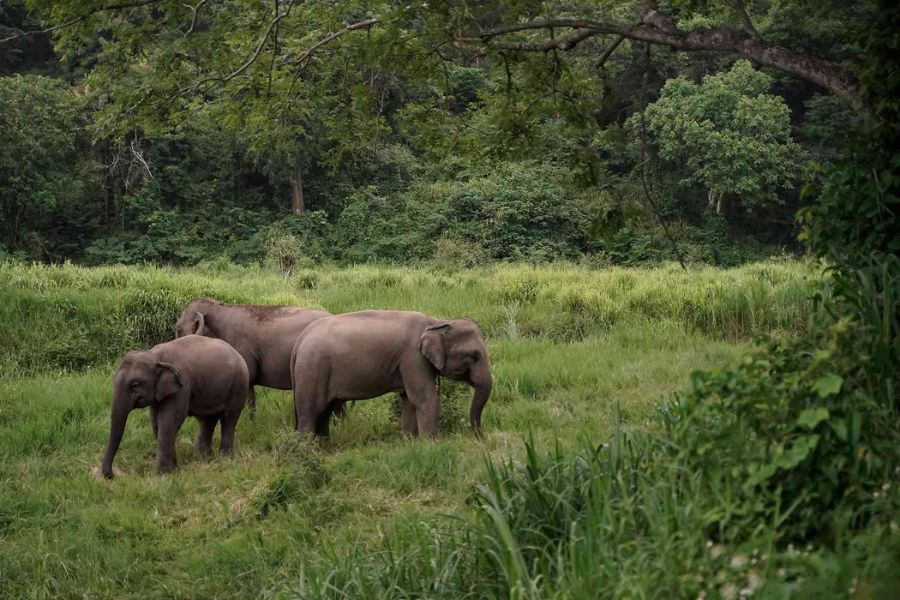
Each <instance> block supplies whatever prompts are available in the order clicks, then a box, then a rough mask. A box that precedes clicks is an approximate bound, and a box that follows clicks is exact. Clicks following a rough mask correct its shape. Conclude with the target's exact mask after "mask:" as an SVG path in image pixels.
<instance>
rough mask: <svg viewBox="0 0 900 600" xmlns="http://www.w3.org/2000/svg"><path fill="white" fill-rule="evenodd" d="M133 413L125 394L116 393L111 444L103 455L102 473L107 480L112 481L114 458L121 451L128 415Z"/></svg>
mask: <svg viewBox="0 0 900 600" xmlns="http://www.w3.org/2000/svg"><path fill="white" fill-rule="evenodd" d="M129 412H131V402H130V400H129V398H128V394H127V393H125V392H118V391H117V392H116V395H115V396H114V397H113V404H112V416H111V417H110V424H109V443H108V444H107V446H106V454H104V455H103V466H102V468H101V472H102V473H103V476H104V477H106V478H107V479H112V477H113V470H112V463H113V458H115V456H116V452H118V450H119V443H120V442H121V441H122V434H123V433H125V423H126V421H128V413H129Z"/></svg>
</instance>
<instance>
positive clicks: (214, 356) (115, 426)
mask: <svg viewBox="0 0 900 600" xmlns="http://www.w3.org/2000/svg"><path fill="white" fill-rule="evenodd" d="M248 388H249V377H248V375H247V365H246V363H245V362H244V359H243V358H241V355H240V354H238V353H237V351H236V350H235V349H234V348H232V347H231V346H229V345H228V344H226V343H225V342H223V341H222V340H213V339H210V338H205V337H201V336H199V335H189V336H187V337H182V338H179V339H177V340H173V341H171V342H167V343H165V344H159V345H157V346H154V347H153V348H151V349H150V350H146V351H143V352H129V353H127V354H126V355H125V357H124V358H123V359H122V364H121V365H120V366H119V369H118V370H117V371H116V374H115V376H114V377H113V401H112V416H111V419H110V429H109V443H108V444H107V446H106V454H105V455H104V456H103V465H102V468H101V471H102V473H103V476H104V477H106V478H107V479H111V478H112V476H113V470H112V464H113V459H114V458H115V456H116V452H117V451H118V450H119V444H120V443H121V441H122V434H123V433H124V431H125V423H126V421H127V420H128V414H129V413H130V412H131V411H132V410H133V409H135V408H147V407H149V408H150V424H151V426H152V428H153V434H154V436H155V437H156V441H157V450H156V464H157V470H158V471H159V472H161V473H166V472H169V471H171V470H173V469H174V468H175V466H176V460H175V438H176V436H177V434H178V430H179V429H180V428H181V424H182V423H183V422H184V419H185V418H186V417H188V416H193V417H197V421H199V423H200V432H199V433H198V434H197V439H196V441H195V442H194V447H195V448H196V449H197V451H198V452H200V453H201V454H209V451H210V445H211V443H212V436H213V432H214V431H215V428H216V424H217V423H219V422H221V423H222V440H221V444H220V449H221V451H222V452H223V453H230V452H231V449H232V445H233V444H234V431H235V428H236V427H237V422H238V418H239V417H240V415H241V410H242V409H243V408H244V404H245V402H246V400H247V389H248Z"/></svg>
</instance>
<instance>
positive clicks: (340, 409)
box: [331, 400, 347, 419]
mask: <svg viewBox="0 0 900 600" xmlns="http://www.w3.org/2000/svg"><path fill="white" fill-rule="evenodd" d="M331 414H333V415H334V416H335V418H337V419H343V418H344V416H345V415H346V414H347V401H346V400H337V401H335V402H334V403H333V404H332V407H331Z"/></svg>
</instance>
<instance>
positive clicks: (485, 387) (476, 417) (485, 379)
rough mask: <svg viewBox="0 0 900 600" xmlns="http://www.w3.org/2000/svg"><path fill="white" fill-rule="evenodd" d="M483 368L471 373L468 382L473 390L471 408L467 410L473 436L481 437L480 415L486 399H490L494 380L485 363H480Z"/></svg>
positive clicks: (488, 366)
mask: <svg viewBox="0 0 900 600" xmlns="http://www.w3.org/2000/svg"><path fill="white" fill-rule="evenodd" d="M481 364H482V365H483V366H482V367H481V368H480V369H479V370H478V371H473V372H472V373H471V375H470V378H469V381H470V382H471V384H472V387H474V388H475V393H474V394H473V395H472V407H471V409H470V410H469V423H470V424H471V425H472V430H473V431H474V432H475V435H477V436H479V437H481V413H482V411H483V410H484V405H485V404H487V401H488V398H490V397H491V390H492V389H493V387H494V379H493V377H492V376H491V367H490V365H489V364H488V363H487V361H483V362H482V363H481Z"/></svg>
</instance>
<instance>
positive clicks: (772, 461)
mask: <svg viewBox="0 0 900 600" xmlns="http://www.w3.org/2000/svg"><path fill="white" fill-rule="evenodd" d="M861 333H862V330H861V328H860V327H859V326H858V325H857V324H854V323H852V322H850V321H847V320H841V321H838V322H836V323H834V324H833V325H831V326H830V327H828V328H827V329H825V330H823V331H822V332H821V334H820V335H813V336H809V337H805V338H800V339H797V340H795V341H792V342H778V341H773V340H769V341H767V342H765V343H764V344H761V345H760V347H759V349H758V350H757V351H756V352H755V353H754V354H753V355H751V356H749V357H747V358H746V359H745V361H744V362H743V363H742V364H741V365H740V366H739V367H738V368H737V369H733V370H732V369H725V370H719V371H710V372H706V373H699V374H697V375H695V378H694V382H693V390H692V391H691V393H690V394H688V395H685V396H682V397H679V398H677V399H676V400H675V401H674V402H673V403H672V404H670V405H668V406H667V407H666V415H665V417H666V420H667V430H668V433H669V435H670V436H671V438H672V443H673V444H674V445H675V446H676V447H677V449H678V450H677V451H676V456H677V460H679V461H680V463H681V464H684V467H685V468H686V469H688V470H690V471H691V472H702V473H704V476H705V477H708V478H709V480H710V483H709V486H710V488H711V489H716V490H719V492H717V493H721V494H725V495H727V496H729V497H730V498H732V499H734V502H735V507H736V508H734V509H732V510H731V511H729V513H728V514H727V515H723V516H721V517H718V516H717V517H716V518H715V519H714V520H711V522H710V523H708V525H707V526H708V527H709V528H715V530H716V531H718V535H724V536H729V537H730V536H734V535H735V530H742V532H749V531H751V530H753V529H754V528H756V527H758V526H759V524H760V523H776V524H778V527H779V530H780V531H781V536H782V540H783V541H785V542H788V541H793V542H794V543H800V542H805V541H806V540H808V539H812V538H818V539H820V540H821V539H833V536H834V535H835V531H833V530H831V529H830V528H832V527H834V526H835V523H839V522H840V521H839V520H835V515H834V513H835V512H836V511H847V510H848V509H850V510H852V514H851V515H850V516H851V517H852V518H853V519H854V521H855V522H856V524H857V525H859V524H864V523H865V522H866V521H867V520H868V519H869V518H871V515H872V511H873V498H877V497H878V496H877V494H876V492H878V491H879V490H881V487H882V486H883V485H884V484H885V482H888V481H890V480H891V478H892V477H893V475H892V473H894V470H895V469H896V468H897V467H898V466H900V460H898V459H900V457H898V455H897V452H896V444H895V443H894V441H893V440H895V439H896V436H897V435H898V433H900V432H898V431H897V424H896V416H895V409H894V408H893V407H892V406H891V405H885V404H882V403H881V402H879V401H878V398H877V397H876V396H873V395H872V393H871V390H870V389H868V387H869V382H868V381H867V378H868V377H867V371H868V370H869V369H870V367H869V364H868V363H869V361H870V360H871V358H870V348H869V347H867V346H868V344H865V343H863V340H865V338H864V337H862V336H861ZM713 457H715V458H714V459H713ZM873 494H875V495H874V497H873Z"/></svg>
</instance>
